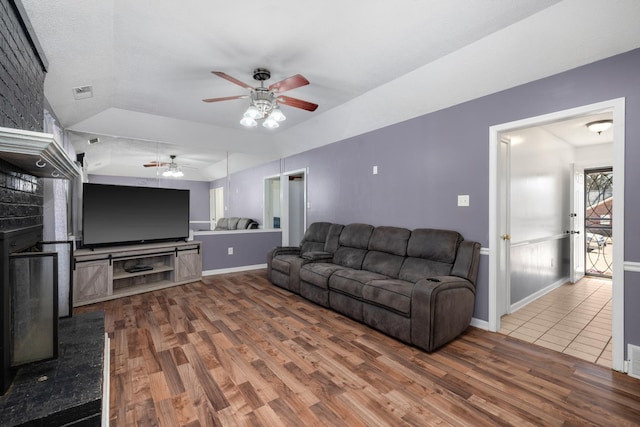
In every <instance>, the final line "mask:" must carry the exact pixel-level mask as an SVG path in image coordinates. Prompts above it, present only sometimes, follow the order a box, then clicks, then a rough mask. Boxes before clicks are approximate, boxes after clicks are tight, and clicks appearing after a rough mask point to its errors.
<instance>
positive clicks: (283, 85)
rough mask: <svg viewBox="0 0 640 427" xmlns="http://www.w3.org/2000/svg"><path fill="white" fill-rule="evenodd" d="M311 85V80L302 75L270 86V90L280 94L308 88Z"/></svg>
mask: <svg viewBox="0 0 640 427" xmlns="http://www.w3.org/2000/svg"><path fill="white" fill-rule="evenodd" d="M308 84H309V80H307V79H306V78H305V77H304V76H302V75H301V74H296V75H295V76H291V77H289V78H286V79H284V80H280V81H279V82H276V83H274V84H272V85H271V86H269V90H272V91H276V92H278V93H282V92H285V91H287V90H291V89H295V88H297V87H301V86H306V85H308Z"/></svg>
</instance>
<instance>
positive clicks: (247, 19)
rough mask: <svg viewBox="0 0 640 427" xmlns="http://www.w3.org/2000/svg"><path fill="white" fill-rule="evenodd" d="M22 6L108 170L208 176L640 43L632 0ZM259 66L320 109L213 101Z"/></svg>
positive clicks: (72, 126) (77, 139) (127, 0)
mask: <svg viewBox="0 0 640 427" xmlns="http://www.w3.org/2000/svg"><path fill="white" fill-rule="evenodd" d="M22 3H23V5H24V8H25V10H26V11H27V14H28V16H29V19H30V21H31V23H32V25H33V28H34V30H35V32H36V34H37V37H38V39H39V41H40V44H41V45H42V48H43V50H44V53H45V55H46V57H47V59H48V61H49V70H48V74H47V77H46V80H45V95H46V97H47V100H48V102H49V104H50V105H51V106H52V108H53V110H54V113H55V114H56V116H57V117H58V119H59V120H60V122H61V125H62V126H63V127H64V128H66V129H67V130H69V131H71V132H70V136H71V139H72V142H73V144H74V146H75V147H76V149H77V150H78V151H81V152H86V153H87V159H88V162H89V171H90V173H97V174H112V175H128V176H151V174H154V173H156V172H157V171H152V170H150V169H151V168H143V167H142V166H141V165H142V164H143V163H145V162H149V161H151V160H156V159H160V160H162V161H166V160H168V156H169V155H170V154H176V155H177V156H178V163H180V162H181V161H182V163H183V164H185V165H186V164H190V166H192V167H190V168H188V169H185V174H186V178H188V179H198V180H210V179H213V178H215V177H219V176H221V175H224V173H225V172H226V170H237V169H240V168H242V167H245V166H248V165H251V164H256V163H259V162H263V161H266V160H272V159H277V158H279V157H283V156H286V155H290V154H292V153H296V152H301V151H304V150H307V149H310V148H313V147H317V146H320V145H324V144H328V143H331V142H335V141H337V140H340V139H343V138H346V137H349V136H353V135H356V134H359V133H362V132H366V131H370V130H373V129H376V128H379V127H382V126H386V125H389V124H392V123H396V122H399V121H402V120H406V119H409V118H411V117H415V116H418V115H421V114H425V113H428V112H431V111H435V110H438V109H440V108H445V107H448V106H450V105H454V104H457V103H459V102H463V101H466V100H469V99H473V98H476V97H478V96H482V95H486V94H489V93H493V92H496V91H499V90H503V89H506V88H509V87H512V86H515V85H518V84H522V83H525V82H528V81H531V80H535V79H538V78H542V77H545V76H548V75H551V74H555V73H557V72H560V71H564V70H567V69H570V68H574V67H576V66H579V65H583V64H586V63H589V62H593V61H595V60H598V59H601V58H605V57H608V56H611V55H614V54H617V53H621V52H625V51H628V50H631V49H633V48H636V47H639V46H640V25H638V18H640V2H638V1H636V0H616V1H607V2H604V1H601V0H563V1H559V0H509V1H506V0H446V1H443V0H421V1H418V0H393V1H391V0H351V1H348V2H345V1H339V0H323V1H315V2H308V1H299V0H280V1H278V2H264V1H243V2H213V1H211V0H189V1H187V2H184V1H183V2H176V1H173V0H136V1H131V0H109V1H107V0H92V1H88V0H58V1H55V2H45V1H42V0H22ZM256 67H265V68H268V69H269V70H271V72H272V79H271V80H270V81H269V82H268V83H272V82H275V81H278V80H280V79H283V78H286V77H289V76H291V75H293V74H297V73H300V74H302V75H304V76H305V77H307V78H308V79H309V81H310V82H311V84H310V85H309V86H305V87H301V88H298V89H294V90H291V91H290V92H288V93H287V95H289V96H292V97H296V98H301V99H304V100H308V101H311V102H314V103H317V104H319V108H318V110H316V111H315V112H308V111H304V110H299V109H295V108H291V107H286V106H284V107H283V108H282V110H283V111H284V113H285V114H286V115H287V120H286V121H285V122H284V123H283V124H282V126H281V127H280V128H279V129H276V130H267V129H264V128H262V127H258V128H256V129H245V128H243V127H242V126H241V125H240V124H239V123H238V121H239V119H240V117H241V115H242V112H243V111H244V110H245V109H246V107H247V101H246V100H234V101H226V102H220V103H204V102H202V99H203V98H212V97H221V96H232V95H242V94H246V93H247V90H246V89H243V88H241V87H239V86H237V85H234V84H232V83H230V82H228V81H226V80H223V79H221V78H219V77H217V76H215V75H213V74H211V71H212V70H217V71H223V72H225V73H227V74H229V75H231V76H233V77H236V78H237V79H239V80H241V81H244V82H246V83H249V84H253V83H254V81H253V80H252V71H253V69H254V68H256ZM85 85H91V86H92V87H93V93H94V96H93V97H92V98H89V99H81V100H76V99H74V97H73V92H72V88H74V87H77V86H85ZM90 135H100V143H98V144H94V145H91V146H88V145H87V144H86V140H87V136H90ZM145 147H146V148H147V149H148V152H147V151H145ZM227 153H229V162H228V163H227V162H226V157H227ZM183 160H184V161H183Z"/></svg>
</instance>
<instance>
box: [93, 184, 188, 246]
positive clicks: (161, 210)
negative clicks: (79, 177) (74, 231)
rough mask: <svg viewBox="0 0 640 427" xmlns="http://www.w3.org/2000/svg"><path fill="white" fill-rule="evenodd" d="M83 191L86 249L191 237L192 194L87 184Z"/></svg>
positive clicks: (171, 190) (147, 188)
mask: <svg viewBox="0 0 640 427" xmlns="http://www.w3.org/2000/svg"><path fill="white" fill-rule="evenodd" d="M82 189H83V194H82V243H83V246H86V247H91V246H103V245H110V244H111V245H113V244H132V243H143V242H154V241H170V240H175V241H178V240H184V239H186V238H187V237H188V236H189V190H179V189H171V188H156V187H130V186H124V185H108V184H88V183H85V184H83V186H82Z"/></svg>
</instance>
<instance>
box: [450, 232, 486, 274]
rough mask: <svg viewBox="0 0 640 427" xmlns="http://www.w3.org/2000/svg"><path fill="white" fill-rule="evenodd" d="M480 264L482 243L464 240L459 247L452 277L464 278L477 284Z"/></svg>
mask: <svg viewBox="0 0 640 427" xmlns="http://www.w3.org/2000/svg"><path fill="white" fill-rule="evenodd" d="M479 263H480V243H478V242H472V241H470V240H463V241H462V242H460V246H459V247H458V253H457V254H456V260H455V263H454V264H453V268H452V269H451V275H452V276H458V277H462V278H464V279H467V280H468V281H470V282H471V283H472V284H473V285H475V284H476V279H477V278H478V264H479Z"/></svg>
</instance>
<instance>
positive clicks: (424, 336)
mask: <svg viewBox="0 0 640 427" xmlns="http://www.w3.org/2000/svg"><path fill="white" fill-rule="evenodd" d="M479 256H480V244H479V243H477V242H472V241H467V240H464V239H463V238H462V236H461V235H460V234H459V233H457V232H455V231H450V230H436V229H415V230H408V229H406V228H400V227H387V226H381V227H374V226H372V225H368V224H349V225H346V226H342V225H339V224H330V223H314V224H312V225H311V226H310V227H309V229H308V230H307V233H305V236H304V238H303V241H302V242H301V245H300V246H298V247H287V248H283V247H279V248H275V249H274V250H272V251H270V252H269V254H268V255H267V270H268V276H269V279H270V280H271V282H272V283H274V284H275V285H277V286H280V287H282V288H285V289H288V290H290V291H292V292H295V293H298V294H300V295H301V296H303V297H304V298H306V299H308V300H310V301H313V302H315V303H316V304H319V305H321V306H323V307H327V308H331V309H333V310H335V311H337V312H339V313H342V314H344V315H346V316H348V317H350V318H352V319H355V320H358V321H360V322H363V323H364V324H366V325H368V326H370V327H372V328H375V329H377V330H379V331H382V332H384V333H386V334H388V335H390V336H393V337H395V338H397V339H399V340H401V341H404V342H406V343H409V344H413V345H415V346H417V347H419V348H421V349H424V350H426V351H428V352H431V351H434V350H436V349H437V348H438V347H440V346H442V345H444V344H446V343H448V342H449V341H451V340H453V339H454V338H456V337H457V336H458V335H460V334H461V333H462V332H464V330H465V329H466V328H467V327H468V326H469V324H470V322H471V317H472V315H473V309H474V304H475V282H476V278H477V273H478V261H479Z"/></svg>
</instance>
